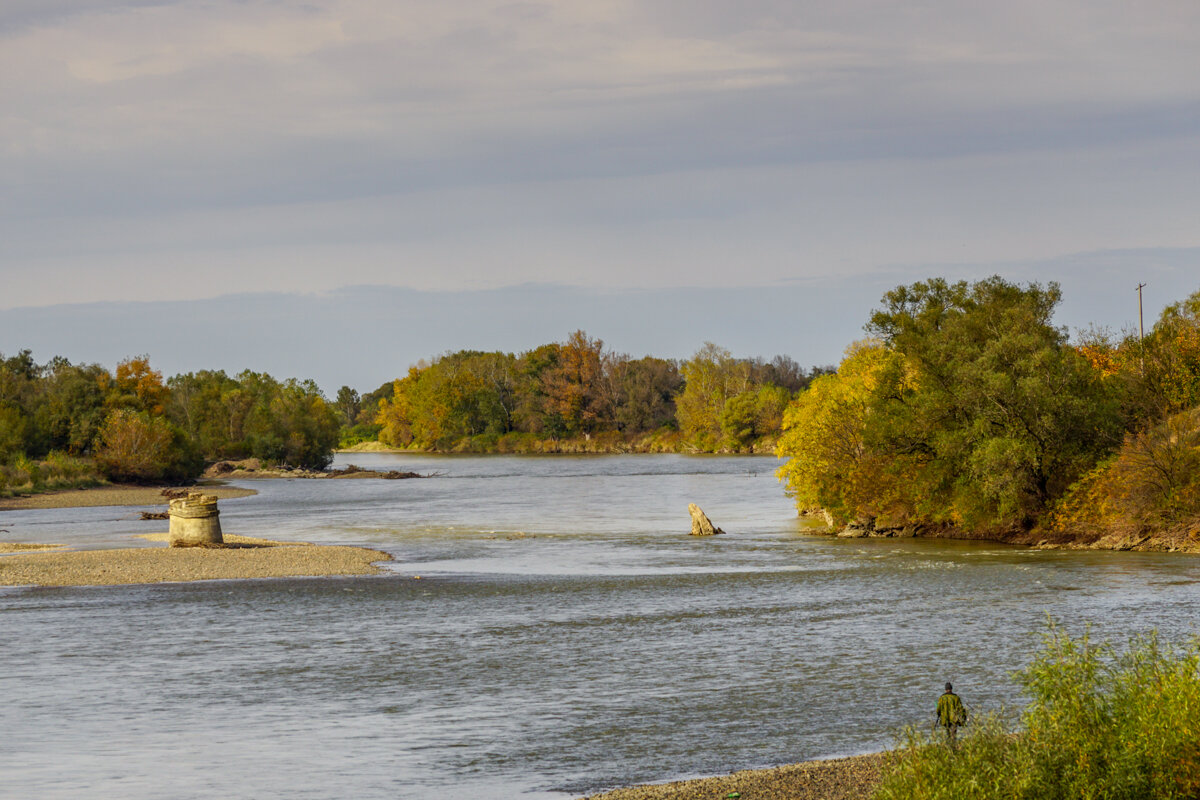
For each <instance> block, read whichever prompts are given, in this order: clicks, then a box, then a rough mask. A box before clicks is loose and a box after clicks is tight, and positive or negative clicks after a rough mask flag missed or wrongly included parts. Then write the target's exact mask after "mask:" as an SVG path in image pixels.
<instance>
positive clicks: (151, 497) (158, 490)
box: [0, 483, 258, 519]
mask: <svg viewBox="0 0 1200 800" xmlns="http://www.w3.org/2000/svg"><path fill="white" fill-rule="evenodd" d="M181 489H182V490H185V491H186V490H188V489H190V490H192V491H196V490H201V489H202V490H203V491H204V493H205V494H213V495H216V496H217V498H218V499H220V500H232V499H233V498H236V497H250V496H251V495H256V494H258V491H257V490H255V489H243V488H240V487H237V486H220V485H217V486H214V485H209V484H203V483H201V484H196V485H195V486H189V487H179V486H165V485H164V486H159V485H156V486H137V485H133V484H114V485H110V486H91V487H89V488H87V489H58V490H55V491H52V492H41V493H39V494H31V495H22V496H18V497H2V498H0V511H21V510H26V509H43V508H94V507H98V506H164V507H165V506H166V505H167V503H168V502H169V499H168V498H167V497H166V495H164V494H163V491H165V490H173V491H179V490H181ZM0 519H2V518H0Z"/></svg>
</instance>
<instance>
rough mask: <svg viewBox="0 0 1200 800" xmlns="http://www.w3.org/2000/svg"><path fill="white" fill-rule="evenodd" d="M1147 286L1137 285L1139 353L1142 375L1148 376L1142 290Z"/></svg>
mask: <svg viewBox="0 0 1200 800" xmlns="http://www.w3.org/2000/svg"><path fill="white" fill-rule="evenodd" d="M1145 286H1146V284H1144V283H1139V284H1138V285H1137V293H1138V351H1139V359H1140V361H1141V367H1142V374H1143V375H1145V374H1146V342H1145V339H1146V327H1145V324H1144V323H1143V321H1142V289H1143V288H1144V287H1145Z"/></svg>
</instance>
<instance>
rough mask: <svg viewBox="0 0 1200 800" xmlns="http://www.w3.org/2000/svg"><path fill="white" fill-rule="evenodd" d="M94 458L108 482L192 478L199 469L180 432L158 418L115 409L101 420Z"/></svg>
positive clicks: (199, 464)
mask: <svg viewBox="0 0 1200 800" xmlns="http://www.w3.org/2000/svg"><path fill="white" fill-rule="evenodd" d="M95 456H96V464H97V465H98V466H99V467H100V469H101V471H102V472H103V473H104V474H105V475H106V476H107V477H108V478H109V479H110V480H114V481H128V482H133V483H149V482H154V481H160V480H183V479H188V478H194V477H195V476H196V475H198V474H199V472H200V469H201V467H202V466H203V461H202V460H201V459H200V458H199V457H198V456H197V455H196V453H195V452H194V450H193V448H192V447H191V446H190V444H189V442H188V441H187V438H186V437H185V436H184V435H183V433H182V431H180V430H179V429H178V428H175V427H174V426H172V425H171V424H170V423H169V422H167V420H165V419H164V418H162V417H156V416H153V415H152V414H149V413H147V412H145V411H134V410H133V409H129V408H120V409H116V410H114V411H112V412H110V413H109V415H108V417H107V418H106V419H105V420H104V424H103V425H102V426H101V428H100V434H99V438H98V441H97V446H96V452H95Z"/></svg>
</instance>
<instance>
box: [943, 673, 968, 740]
mask: <svg viewBox="0 0 1200 800" xmlns="http://www.w3.org/2000/svg"><path fill="white" fill-rule="evenodd" d="M936 714H937V724H938V725H939V726H941V728H942V729H943V730H944V731H945V732H946V739H947V740H948V741H949V742H950V746H951V747H954V746H956V745H957V744H958V726H959V725H962V724H963V723H964V722H966V721H967V709H965V708H963V704H962V700H959V699H958V695H956V694H955V693H954V687H953V686H951V685H950V682H949V681H946V691H945V692H943V693H942V696H941V697H939V698H938V701H937V712H936Z"/></svg>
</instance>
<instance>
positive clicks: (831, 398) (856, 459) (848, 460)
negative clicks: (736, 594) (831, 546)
mask: <svg viewBox="0 0 1200 800" xmlns="http://www.w3.org/2000/svg"><path fill="white" fill-rule="evenodd" d="M905 375H906V370H905V368H904V364H903V360H902V358H901V357H900V355H899V354H897V353H896V352H895V351H893V350H891V349H889V348H887V347H885V346H884V345H883V344H881V343H880V342H877V341H874V340H867V341H862V342H856V343H855V344H853V345H851V346H850V347H849V348H848V349H847V351H846V358H845V359H844V360H843V361H842V363H841V365H840V366H839V367H838V371H837V373H836V374H834V375H823V376H821V377H819V378H817V379H816V380H814V381H813V382H812V384H811V385H810V386H809V387H808V389H807V390H806V391H804V392H803V393H801V394H800V395H799V396H798V397H797V398H796V399H795V400H793V401H792V403H791V404H790V405H789V406H788V408H787V410H786V411H785V412H784V415H783V435H782V436H781V437H780V439H779V443H778V445H777V446H776V450H775V454H776V455H777V456H779V457H780V458H787V459H788V461H787V463H786V464H784V465H783V466H782V467H780V468H779V470H778V472H777V473H776V474H777V475H778V476H779V479H780V480H781V481H782V482H783V483H784V485H785V487H786V490H787V493H788V494H789V495H791V496H792V497H793V498H795V500H796V506H797V508H798V509H799V510H800V511H801V512H805V511H811V510H815V509H821V510H823V511H825V512H826V513H828V514H829V516H830V517H832V520H833V522H834V523H835V524H839V525H840V524H845V523H846V522H849V521H851V520H853V519H855V518H858V517H863V516H866V517H872V518H873V517H875V516H877V515H879V514H882V513H891V514H893V515H899V512H900V511H901V509H898V508H896V507H895V505H896V503H897V502H899V501H898V498H899V497H901V494H900V493H898V492H894V491H888V486H889V485H890V484H893V483H894V482H895V481H896V480H897V479H898V475H897V471H898V470H897V467H898V466H899V462H898V461H897V460H896V459H894V458H893V459H891V460H890V463H889V462H887V461H885V460H884V459H881V458H880V457H878V456H876V455H875V454H874V453H872V452H871V450H870V448H869V447H868V445H867V442H866V441H865V439H864V432H865V430H866V427H867V420H868V418H869V416H870V414H871V406H872V400H873V398H874V397H875V396H876V395H877V394H878V393H879V392H881V391H886V390H888V389H890V388H893V387H894V386H895V385H896V384H897V383H898V382H902V381H904V380H906V378H905Z"/></svg>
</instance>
